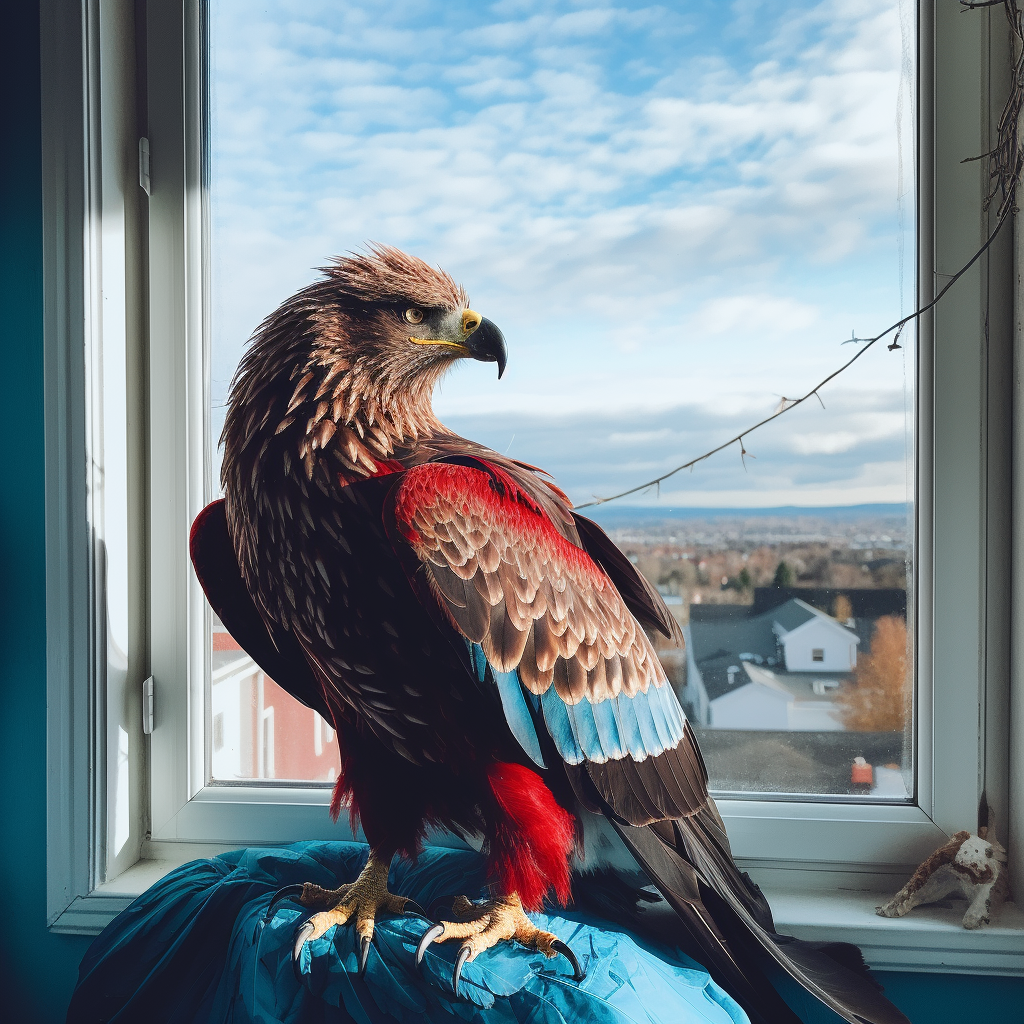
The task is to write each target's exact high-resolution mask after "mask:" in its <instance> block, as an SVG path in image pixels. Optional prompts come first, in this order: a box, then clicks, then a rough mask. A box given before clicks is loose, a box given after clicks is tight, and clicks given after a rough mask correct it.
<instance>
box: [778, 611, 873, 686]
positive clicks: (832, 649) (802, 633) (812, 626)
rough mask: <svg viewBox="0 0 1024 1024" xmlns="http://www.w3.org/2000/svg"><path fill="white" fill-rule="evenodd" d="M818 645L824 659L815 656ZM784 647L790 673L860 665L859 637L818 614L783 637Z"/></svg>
mask: <svg viewBox="0 0 1024 1024" xmlns="http://www.w3.org/2000/svg"><path fill="white" fill-rule="evenodd" d="M816 647H820V648H821V649H822V651H823V652H824V655H825V660H824V661H814V660H813V659H812V657H811V652H812V651H813V650H814V648H816ZM782 648H783V651H784V652H785V658H786V669H787V670H788V671H789V672H850V671H852V670H853V669H854V668H855V667H856V665H857V637H856V636H855V635H854V634H853V633H851V632H850V631H849V630H847V629H843V628H842V627H841V626H838V625H833V624H831V623H829V622H826V621H825V620H824V619H821V618H818V617H817V616H815V617H814V618H813V619H811V620H810V621H809V622H805V623H804V624H803V625H802V626H797V628H796V629H794V630H791V631H790V632H789V633H787V634H786V635H785V636H783V637H782Z"/></svg>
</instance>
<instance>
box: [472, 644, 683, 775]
mask: <svg viewBox="0 0 1024 1024" xmlns="http://www.w3.org/2000/svg"><path fill="white" fill-rule="evenodd" d="M467 646H468V647H469V650H470V658H471V661H472V663H473V668H474V670H475V672H476V675H477V678H478V679H479V680H480V681H481V682H483V681H484V680H485V679H486V677H487V667H488V665H487V658H486V656H485V655H484V652H483V648H482V647H481V646H480V645H479V644H474V643H470V642H469V641H467ZM491 675H492V676H493V678H494V681H495V683H496V684H497V687H498V693H499V695H500V697H501V705H502V708H503V709H504V711H505V719H506V721H507V722H508V726H509V728H510V729H511V730H512V734H513V735H514V736H515V738H516V739H517V740H518V741H519V744H520V746H522V748H523V750H524V751H525V752H526V753H527V755H528V756H529V757H530V759H531V760H532V761H533V762H534V763H535V764H537V765H538V766H539V767H541V768H545V767H547V766H546V765H545V763H544V758H543V755H542V754H541V749H540V740H539V739H538V737H537V730H536V727H535V725H534V717H533V715H532V714H531V713H530V706H529V704H528V703H527V700H528V699H529V700H530V701H531V702H532V703H533V706H534V708H535V709H537V708H539V710H540V713H541V716H542V717H543V719H544V724H545V726H546V727H547V730H548V732H549V733H550V734H551V738H552V739H553V740H554V742H555V748H556V749H557V750H558V753H559V754H560V755H561V757H562V760H564V761H566V762H567V763H568V764H580V763H581V762H583V761H594V762H596V763H598V764H604V763H605V762H607V761H617V760H620V759H621V758H624V757H631V758H632V759H633V760H634V761H643V760H645V759H646V758H648V757H656V756H657V755H658V754H660V753H662V752H663V751H665V750H668V749H671V748H672V747H674V746H676V745H677V744H678V743H679V741H680V740H681V739H682V738H683V733H684V725H685V717H684V715H683V709H682V708H681V707H680V705H679V701H678V699H677V698H676V695H675V693H674V692H673V690H672V687H671V686H669V685H668V683H665V684H663V685H662V686H650V687H648V689H647V692H646V693H642V692H638V693H637V694H635V695H634V696H632V697H629V696H627V695H626V694H624V693H620V694H618V696H616V697H613V698H611V699H610V700H605V701H601V702H600V703H597V704H591V703H590V701H589V700H587V699H586V698H584V699H583V700H581V701H580V702H579V703H578V704H566V703H565V701H563V700H562V698H561V697H559V696H558V694H557V693H556V691H555V688H554V687H553V686H551V687H548V689H547V690H546V691H545V692H544V694H543V695H542V696H540V697H535V696H534V695H532V694H527V693H526V692H525V689H524V687H523V686H522V684H521V683H520V680H519V675H518V673H517V672H498V671H496V670H495V669H494V668H493V667H492V668H491Z"/></svg>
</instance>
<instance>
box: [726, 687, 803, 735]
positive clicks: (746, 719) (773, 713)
mask: <svg viewBox="0 0 1024 1024" xmlns="http://www.w3.org/2000/svg"><path fill="white" fill-rule="evenodd" d="M792 702H793V698H792V697H790V696H789V695H788V694H785V693H781V692H780V691H778V690H775V689H772V688H771V687H769V686H763V685H761V684H760V683H748V684H747V685H746V686H741V687H739V688H738V689H735V690H733V691H732V692H731V693H724V694H722V696H721V697H717V698H716V699H715V700H713V701H711V721H710V722H709V725H710V726H711V727H712V728H714V729H779V730H788V729H790V728H791V726H790V724H789V705H790V704H791V703H792Z"/></svg>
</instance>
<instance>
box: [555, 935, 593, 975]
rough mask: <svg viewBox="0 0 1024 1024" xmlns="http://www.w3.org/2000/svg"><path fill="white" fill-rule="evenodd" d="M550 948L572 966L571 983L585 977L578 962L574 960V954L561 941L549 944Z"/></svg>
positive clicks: (556, 940)
mask: <svg viewBox="0 0 1024 1024" xmlns="http://www.w3.org/2000/svg"><path fill="white" fill-rule="evenodd" d="M551 948H552V949H553V950H554V951H555V952H556V953H561V954H562V956H564V957H565V959H566V960H568V961H569V963H570V964H571V965H572V973H573V981H582V980H583V979H584V978H585V977H586V976H587V975H586V972H585V971H584V970H583V968H582V967H580V962H579V960H577V959H576V954H575V953H574V952H573V951H572V950H571V949H570V948H569V947H568V946H567V945H566V944H565V943H564V942H563V941H562V940H561V939H555V941H554V942H552V943H551Z"/></svg>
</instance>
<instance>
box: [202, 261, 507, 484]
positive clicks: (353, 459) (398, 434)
mask: <svg viewBox="0 0 1024 1024" xmlns="http://www.w3.org/2000/svg"><path fill="white" fill-rule="evenodd" d="M324 275H325V276H324V278H323V279H321V280H320V281H317V282H316V283H315V284H312V285H310V286H309V287H307V288H304V289H303V290H302V291H300V292H298V293H297V294H296V295H294V296H292V297H291V298H290V299H287V300H286V301H285V302H284V303H282V304H281V306H280V307H279V308H278V309H277V310H276V311H275V312H274V313H272V314H271V315H270V316H269V317H268V318H267V319H266V320H265V321H264V323H263V324H262V325H261V326H260V328H259V329H258V330H257V331H256V333H255V334H254V335H253V338H252V341H251V343H250V345H249V347H248V349H247V350H246V352H245V354H244V355H243V357H242V361H241V362H240V363H239V367H238V371H237V373H236V374H235V378H234V381H233V382H232V386H231V393H230V395H229V397H228V408H227V416H226V419H225V424H224V433H223V435H222V439H223V441H224V444H225V460H226V461H225V466H227V465H228V464H230V463H231V462H233V461H234V460H235V459H236V458H237V457H238V454H239V453H240V452H241V451H242V450H243V449H247V448H248V447H249V446H250V445H253V443H254V442H257V441H259V444H257V445H256V446H255V447H254V448H253V450H256V449H257V448H259V446H260V445H262V444H263V441H262V440H259V439H260V438H265V437H266V436H267V435H269V436H271V437H277V436H278V435H280V438H279V440H280V442H281V444H282V445H284V446H285V447H286V448H288V450H289V451H290V450H291V449H292V448H294V450H295V452H296V453H297V454H298V457H299V458H300V459H303V460H304V461H305V464H306V467H307V473H311V472H312V469H311V463H310V462H309V460H310V459H312V458H314V457H315V453H316V452H317V451H318V450H320V451H322V450H326V449H327V447H328V446H329V445H330V447H331V448H332V450H336V451H337V450H340V449H339V444H341V445H342V447H343V448H345V450H347V451H348V452H349V455H348V456H347V458H348V460H349V462H350V463H352V464H353V465H356V464H359V462H360V459H359V449H360V447H361V446H362V445H363V440H362V439H364V437H366V436H368V435H366V434H365V430H364V428H367V427H374V429H375V430H377V431H378V432H382V436H381V440H380V446H378V449H377V450H376V451H375V457H376V456H379V455H380V454H381V452H383V453H384V454H386V453H387V452H388V451H390V448H391V445H394V444H398V443H400V442H402V441H403V439H405V438H408V437H417V436H420V435H421V434H422V433H423V432H424V431H427V432H429V431H431V430H433V429H436V428H437V427H439V426H440V425H439V424H438V423H437V420H436V419H435V418H434V415H433V411H432V408H431V398H432V395H433V391H434V386H435V385H436V384H437V382H438V380H439V379H440V378H441V377H442V376H443V374H444V373H445V371H446V370H448V369H449V368H450V367H451V366H452V365H453V363H455V362H456V361H457V360H460V359H478V360H482V361H484V362H492V363H497V364H498V376H499V377H500V376H501V375H502V373H503V372H504V370H505V360H506V351H505V340H504V338H503V337H502V335H501V331H499V330H498V328H497V327H495V325H494V324H493V323H491V322H490V321H489V320H486V319H484V318H483V317H482V316H481V315H480V314H479V313H477V312H475V311H474V310H472V309H470V308H469V300H468V298H467V297H466V293H465V291H464V290H463V289H462V288H461V287H460V286H459V285H457V284H456V283H455V282H454V281H453V280H452V279H451V277H450V276H449V275H448V274H446V273H445V272H444V271H442V270H438V269H436V268H433V267H431V266H429V265H428V264H427V263H424V262H423V260H420V259H417V258H415V257H413V256H409V255H407V254H406V253H403V252H401V251H399V250H398V249H394V248H391V247H390V246H383V245H374V246H371V248H370V250H369V252H368V253H366V254H365V255H350V256H345V257H339V258H337V259H335V260H334V261H333V262H332V263H331V264H330V266H328V267H325V268H324ZM347 426H354V427H355V431H356V432H355V434H353V433H352V431H350V430H347V429H343V428H345V427H347ZM336 434H337V436H335V435H336ZM357 435H358V436H357ZM289 439H292V440H289ZM293 441H294V443H293ZM367 443H368V442H367ZM289 446H290V447H289ZM365 464H367V465H371V466H372V462H369V463H365Z"/></svg>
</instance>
